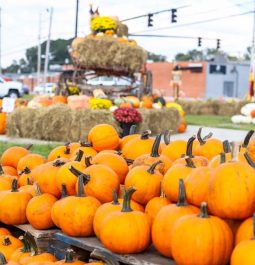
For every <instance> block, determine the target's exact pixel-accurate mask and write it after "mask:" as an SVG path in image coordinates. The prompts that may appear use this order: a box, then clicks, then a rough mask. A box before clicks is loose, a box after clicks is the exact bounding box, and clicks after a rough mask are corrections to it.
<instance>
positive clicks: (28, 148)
mask: <svg viewBox="0 0 255 265" xmlns="http://www.w3.org/2000/svg"><path fill="white" fill-rule="evenodd" d="M32 147H33V144H29V145H28V146H26V147H25V148H26V149H27V150H30V149H31V148H32Z"/></svg>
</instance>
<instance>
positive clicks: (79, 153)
mask: <svg viewBox="0 0 255 265" xmlns="http://www.w3.org/2000/svg"><path fill="white" fill-rule="evenodd" d="M83 154H84V152H83V151H82V150H81V149H79V151H78V152H77V153H76V157H75V159H74V161H77V162H80V161H81V159H82V157H83Z"/></svg>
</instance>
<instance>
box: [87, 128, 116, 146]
mask: <svg viewBox="0 0 255 265" xmlns="http://www.w3.org/2000/svg"><path fill="white" fill-rule="evenodd" d="M88 141H89V142H90V143H92V146H93V148H94V149H95V150H96V151H102V150H105V149H112V150H114V149H116V148H117V147H118V146H119V142H120V138H119V135H118V133H117V131H116V130H115V128H114V127H113V126H111V125H109V124H99V125H96V126H94V127H93V128H92V129H91V130H90V131H89V134H88Z"/></svg>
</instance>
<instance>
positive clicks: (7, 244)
mask: <svg viewBox="0 0 255 265" xmlns="http://www.w3.org/2000/svg"><path fill="white" fill-rule="evenodd" d="M11 244H12V242H11V240H10V238H9V237H8V236H5V237H4V240H3V242H2V245H3V246H9V245H11Z"/></svg>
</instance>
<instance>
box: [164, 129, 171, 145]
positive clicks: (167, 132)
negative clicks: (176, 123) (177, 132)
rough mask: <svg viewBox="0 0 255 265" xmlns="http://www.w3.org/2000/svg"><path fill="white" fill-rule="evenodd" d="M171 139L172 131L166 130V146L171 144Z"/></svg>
mask: <svg viewBox="0 0 255 265" xmlns="http://www.w3.org/2000/svg"><path fill="white" fill-rule="evenodd" d="M170 137H171V134H170V130H165V132H164V143H165V144H166V145H169V144H170Z"/></svg>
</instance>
